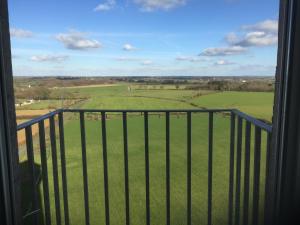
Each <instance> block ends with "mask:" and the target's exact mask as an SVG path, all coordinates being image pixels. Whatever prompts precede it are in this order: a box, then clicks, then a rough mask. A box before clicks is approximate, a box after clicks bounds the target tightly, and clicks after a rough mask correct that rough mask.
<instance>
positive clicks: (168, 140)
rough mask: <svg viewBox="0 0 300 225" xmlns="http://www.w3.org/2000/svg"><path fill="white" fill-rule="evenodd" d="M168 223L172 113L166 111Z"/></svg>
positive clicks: (168, 219) (168, 218) (168, 217)
mask: <svg viewBox="0 0 300 225" xmlns="http://www.w3.org/2000/svg"><path fill="white" fill-rule="evenodd" d="M166 225H170V113H169V112H166Z"/></svg>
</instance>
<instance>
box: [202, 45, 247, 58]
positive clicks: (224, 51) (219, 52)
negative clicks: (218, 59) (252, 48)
mask: <svg viewBox="0 0 300 225" xmlns="http://www.w3.org/2000/svg"><path fill="white" fill-rule="evenodd" d="M246 51H247V49H246V48H244V47H241V46H229V47H219V48H207V49H204V51H203V52H202V53H201V54H200V55H201V56H229V55H239V54H242V53H245V52H246Z"/></svg>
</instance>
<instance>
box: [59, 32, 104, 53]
mask: <svg viewBox="0 0 300 225" xmlns="http://www.w3.org/2000/svg"><path fill="white" fill-rule="evenodd" d="M56 39H57V40H58V41H60V42H62V43H63V44H64V46H65V47H66V48H67V49H72V50H88V49H95V48H100V47H101V46H102V45H101V43H99V42H98V41H97V40H93V39H88V38H87V37H86V34H84V33H81V32H78V31H70V32H69V33H61V34H58V35H56Z"/></svg>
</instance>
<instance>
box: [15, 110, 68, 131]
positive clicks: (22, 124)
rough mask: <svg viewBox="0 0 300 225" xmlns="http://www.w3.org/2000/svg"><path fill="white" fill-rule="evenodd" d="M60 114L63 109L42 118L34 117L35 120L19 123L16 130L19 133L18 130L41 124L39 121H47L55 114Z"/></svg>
mask: <svg viewBox="0 0 300 225" xmlns="http://www.w3.org/2000/svg"><path fill="white" fill-rule="evenodd" d="M60 112H63V109H57V110H55V111H52V112H49V113H47V114H45V115H42V116H39V117H36V118H34V119H32V120H29V121H26V122H24V123H21V124H19V125H18V126H17V130H18V131H19V130H22V129H25V128H26V127H28V126H32V125H34V124H37V123H39V122H41V121H43V120H45V119H48V118H50V117H52V116H55V115H56V114H58V113H60Z"/></svg>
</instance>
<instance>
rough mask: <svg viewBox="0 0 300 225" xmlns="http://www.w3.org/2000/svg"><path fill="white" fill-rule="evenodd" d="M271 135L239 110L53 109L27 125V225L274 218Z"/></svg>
mask: <svg viewBox="0 0 300 225" xmlns="http://www.w3.org/2000/svg"><path fill="white" fill-rule="evenodd" d="M271 132H272V126H270V125H269V124H267V123H265V122H263V121H260V120H258V119H255V118H253V117H251V116H249V115H247V114H245V113H243V112H240V111H239V110H235V109H230V110H228V109H210V110H93V109H87V110H85V109H60V110H57V111H54V112H51V113H49V114H46V115H44V116H41V117H39V118H36V119H34V120H31V121H28V122H26V123H23V124H20V125H19V126H18V133H19V134H20V135H24V136H25V140H26V141H25V143H19V159H20V165H21V168H22V174H23V175H22V178H23V179H22V187H23V188H22V200H23V201H22V208H23V222H25V224H46V225H50V224H57V225H58V224H66V225H68V224H74V225H76V224H87V225H88V224H106V225H110V224H126V225H130V224H137V225H138V224H146V225H150V224H167V225H170V224H172V225H173V224H178V225H182V224H187V225H191V224H208V225H210V224H215V225H218V224H229V225H231V224H243V225H247V224H264V220H265V218H266V217H267V213H268V212H267V208H268V205H267V202H268V201H267V200H266V199H267V198H269V195H267V193H268V192H269V188H270V184H269V181H270V176H269V164H268V163H269V161H270V159H269V158H270V137H271ZM22 133H23V134H22Z"/></svg>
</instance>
